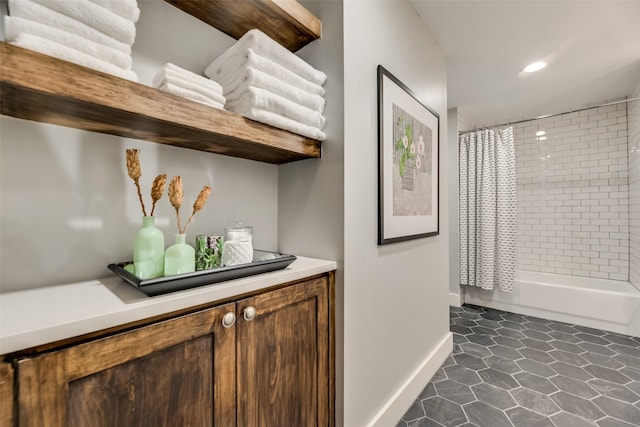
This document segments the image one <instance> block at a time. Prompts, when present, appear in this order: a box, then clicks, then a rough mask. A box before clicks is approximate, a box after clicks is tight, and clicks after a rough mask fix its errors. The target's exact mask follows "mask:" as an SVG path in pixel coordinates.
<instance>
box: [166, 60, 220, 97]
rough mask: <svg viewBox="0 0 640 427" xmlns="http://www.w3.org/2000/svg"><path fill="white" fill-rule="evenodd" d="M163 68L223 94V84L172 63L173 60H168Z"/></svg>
mask: <svg viewBox="0 0 640 427" xmlns="http://www.w3.org/2000/svg"><path fill="white" fill-rule="evenodd" d="M162 69H163V70H167V72H169V73H171V74H175V75H179V76H180V78H182V79H184V80H189V81H192V82H193V83H197V84H199V85H202V86H204V87H207V88H209V89H211V90H212V91H214V92H217V93H219V94H220V95H222V86H221V85H220V84H219V83H218V82H216V81H213V80H211V79H209V78H207V77H205V76H201V75H199V74H196V73H194V72H193V71H189V70H186V69H184V68H181V67H178V66H177V65H175V64H172V63H171V62H167V63H166V64H164V65H163V66H162Z"/></svg>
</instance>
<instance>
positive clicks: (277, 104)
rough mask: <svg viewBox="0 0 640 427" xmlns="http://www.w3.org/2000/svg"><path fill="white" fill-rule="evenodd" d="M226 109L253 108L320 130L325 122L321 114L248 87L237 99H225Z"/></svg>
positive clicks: (264, 91)
mask: <svg viewBox="0 0 640 427" xmlns="http://www.w3.org/2000/svg"><path fill="white" fill-rule="evenodd" d="M225 105H226V107H227V109H230V108H242V107H255V108H261V109H263V110H267V111H271V112H272V113H276V114H279V115H281V116H284V117H288V118H290V119H292V120H295V121H297V122H300V123H302V124H303V125H307V126H311V127H315V128H318V129H322V128H323V127H324V124H325V122H326V120H325V118H324V117H323V116H322V114H320V113H318V112H317V111H313V110H311V109H309V108H307V107H303V106H302V105H300V104H296V103H295V102H292V101H289V100H288V99H286V98H284V97H282V96H280V95H276V94H275V93H271V92H269V91H266V90H264V89H260V88H256V87H253V86H249V87H248V88H247V90H246V91H245V92H244V93H243V94H242V95H241V96H240V97H239V98H238V99H233V100H232V99H229V98H227V103H226V104H225Z"/></svg>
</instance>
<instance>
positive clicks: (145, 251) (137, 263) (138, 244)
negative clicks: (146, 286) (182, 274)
mask: <svg viewBox="0 0 640 427" xmlns="http://www.w3.org/2000/svg"><path fill="white" fill-rule="evenodd" d="M133 269H134V274H135V275H136V276H138V277H139V278H141V279H153V278H155V277H162V275H163V274H164V234H162V231H160V229H158V228H156V226H155V217H153V216H144V217H142V228H141V229H140V230H138V232H137V233H136V236H135V238H134V240H133Z"/></svg>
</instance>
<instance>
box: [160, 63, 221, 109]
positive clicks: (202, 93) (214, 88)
mask: <svg viewBox="0 0 640 427" xmlns="http://www.w3.org/2000/svg"><path fill="white" fill-rule="evenodd" d="M153 87H155V88H157V89H160V90H162V91H165V92H169V93H172V94H174V95H177V96H181V97H183V98H187V99H190V100H192V101H197V102H201V103H203V104H207V105H211V106H212V107H216V108H219V109H222V108H224V104H225V102H226V100H225V97H224V96H223V95H222V86H220V85H219V84H218V83H216V82H214V81H213V80H210V79H208V78H206V77H203V76H199V75H197V74H196V73H192V72H191V71H188V70H185V69H184V68H180V67H178V66H177V65H174V64H171V63H167V64H164V66H163V67H162V68H161V69H160V70H158V72H157V73H156V76H155V77H154V78H153Z"/></svg>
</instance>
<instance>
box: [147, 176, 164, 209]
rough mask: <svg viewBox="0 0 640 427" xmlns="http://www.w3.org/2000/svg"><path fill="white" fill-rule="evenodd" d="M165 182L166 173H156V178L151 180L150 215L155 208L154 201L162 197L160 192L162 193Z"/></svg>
mask: <svg viewBox="0 0 640 427" xmlns="http://www.w3.org/2000/svg"><path fill="white" fill-rule="evenodd" d="M166 182H167V174H162V175H158V176H157V177H156V179H154V180H153V185H152V186H151V200H153V205H151V216H153V212H155V210H156V203H157V202H158V200H160V198H161V197H162V193H164V184H165V183H166Z"/></svg>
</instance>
